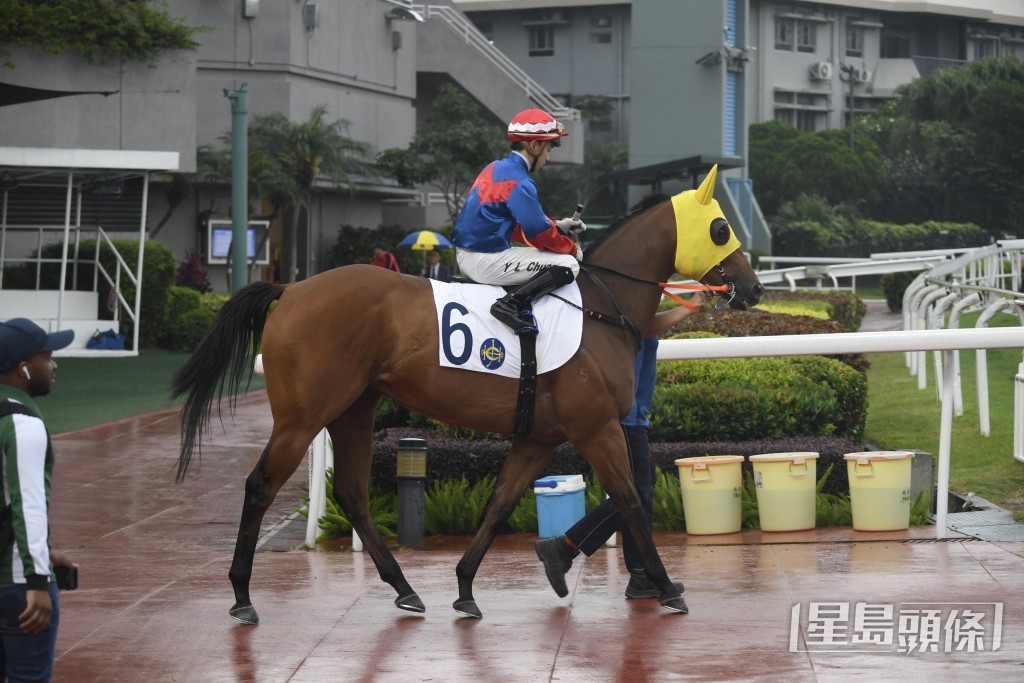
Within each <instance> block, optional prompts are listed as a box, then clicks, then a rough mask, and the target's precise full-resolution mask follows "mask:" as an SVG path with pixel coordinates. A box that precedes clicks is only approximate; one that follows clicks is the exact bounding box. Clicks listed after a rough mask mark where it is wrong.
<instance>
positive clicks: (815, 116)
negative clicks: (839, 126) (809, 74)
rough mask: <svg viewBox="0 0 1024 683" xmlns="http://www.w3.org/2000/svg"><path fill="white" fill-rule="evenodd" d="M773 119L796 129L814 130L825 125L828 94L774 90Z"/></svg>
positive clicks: (828, 106)
mask: <svg viewBox="0 0 1024 683" xmlns="http://www.w3.org/2000/svg"><path fill="white" fill-rule="evenodd" d="M773 97H774V106H775V120H776V121H778V122H779V123H784V124H786V125H787V126H793V127H794V128H796V129H798V130H805V131H816V130H821V129H822V128H824V127H825V126H826V121H827V117H828V113H829V111H830V108H831V107H830V104H829V102H830V96H829V94H828V93H823V92H810V91H806V92H805V91H793V90H776V91H775V92H774V94H773Z"/></svg>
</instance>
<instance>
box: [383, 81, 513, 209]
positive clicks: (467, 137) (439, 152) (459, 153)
mask: <svg viewBox="0 0 1024 683" xmlns="http://www.w3.org/2000/svg"><path fill="white" fill-rule="evenodd" d="M506 144H507V143H506V142H505V135H504V133H503V132H502V129H501V128H500V127H499V126H496V125H494V124H492V123H490V122H489V121H488V120H487V119H486V118H485V117H484V116H483V115H482V114H481V113H480V108H479V106H478V105H477V104H476V102H474V101H473V100H472V99H471V98H470V97H469V96H468V95H466V94H465V93H464V92H463V91H462V90H460V89H459V88H457V87H455V86H453V85H451V84H447V83H446V84H444V85H442V86H441V87H440V89H439V90H438V95H437V97H436V98H435V99H434V102H433V103H432V105H431V108H430V112H429V113H428V114H427V116H426V119H425V120H424V123H423V124H422V125H421V126H420V127H419V130H418V131H417V133H416V139H415V140H414V141H413V143H412V144H411V145H409V147H407V148H405V149H400V148H397V147H396V148H391V149H386V150H384V151H383V152H381V153H380V154H379V155H378V157H377V165H378V168H380V170H381V172H382V173H385V174H387V175H390V176H391V177H393V178H394V179H395V180H397V181H398V183H399V184H400V185H402V186H403V187H414V186H416V185H421V184H422V185H429V186H431V187H435V188H437V189H438V190H440V191H441V192H442V193H443V194H444V198H445V205H446V207H447V209H448V217H449V219H450V220H451V222H452V223H453V224H454V223H455V221H456V219H457V218H458V217H459V212H460V211H461V210H462V200H463V197H465V196H466V193H467V192H469V188H470V186H471V185H472V183H473V181H474V180H475V179H476V176H477V174H478V173H479V172H480V169H482V168H483V167H484V165H486V164H487V163H488V162H490V161H493V160H494V159H497V158H499V157H501V156H502V153H503V152H502V150H503V148H505V147H506Z"/></svg>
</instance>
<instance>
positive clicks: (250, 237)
mask: <svg viewBox="0 0 1024 683" xmlns="http://www.w3.org/2000/svg"><path fill="white" fill-rule="evenodd" d="M269 228H270V225H269V223H268V222H267V221H250V222H249V228H248V230H246V250H245V254H246V258H247V259H249V260H252V258H253V257H254V256H257V254H256V245H257V244H258V243H259V241H260V240H262V239H263V236H264V235H265V234H266V231H267V230H268V229H269ZM232 232H233V228H232V226H231V221H228V220H216V219H215V220H211V221H210V223H209V235H208V237H209V240H208V249H207V251H206V255H207V259H206V260H207V262H208V263H210V264H226V263H227V262H228V259H229V257H230V254H229V250H230V248H231V236H232ZM256 263H259V264H267V263H270V240H267V241H266V242H265V243H264V245H263V253H261V254H259V256H258V258H257V259H256Z"/></svg>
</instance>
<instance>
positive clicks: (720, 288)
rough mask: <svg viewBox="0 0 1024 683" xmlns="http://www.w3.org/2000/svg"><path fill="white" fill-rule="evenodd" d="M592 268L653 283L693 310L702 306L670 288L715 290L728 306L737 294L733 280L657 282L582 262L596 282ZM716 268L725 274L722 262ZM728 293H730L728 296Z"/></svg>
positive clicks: (628, 278) (582, 265)
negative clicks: (716, 281)
mask: <svg viewBox="0 0 1024 683" xmlns="http://www.w3.org/2000/svg"><path fill="white" fill-rule="evenodd" d="M591 268H596V269H598V270H603V271H606V272H609V273H613V274H615V275H618V276H619V277H622V278H625V279H627V280H632V281H633V282H639V283H641V284H645V285H651V286H652V287H661V289H662V294H664V295H665V296H667V297H668V298H670V299H672V300H674V301H676V302H678V303H680V304H682V305H683V306H686V307H687V308H690V309H693V310H697V309H698V308H700V307H699V306H694V305H693V304H691V303H690V302H689V301H687V300H686V299H683V298H682V297H680V296H677V295H676V294H673V293H672V292H670V291H668V290H669V289H692V290H695V291H702V292H714V293H715V294H717V295H718V298H719V299H720V300H723V301H724V302H725V304H724V306H728V305H729V303H730V302H732V300H733V297H735V296H736V285H734V284H733V283H731V282H730V283H728V284H725V285H705V284H703V283H698V284H695V285H689V284H682V283H676V282H655V281H654V280H647V279H644V278H642V277H637V276H636V275H630V274H628V273H623V272H621V271H618V270H615V269H614V268H609V267H607V266H599V265H597V264H596V263H587V264H584V263H580V270H581V271H583V272H586V273H587V275H588V276H589V277H590V279H591V280H592V281H593V282H595V283H600V280H598V279H597V278H596V277H595V276H594V275H592V274H591V273H589V272H588V271H589V270H590V269H591ZM715 268H716V269H717V270H718V273H719V275H722V276H723V277H724V276H725V268H723V267H722V264H721V263H719V264H716V265H715ZM599 286H600V287H601V288H602V290H603V291H604V292H605V294H606V295H607V296H608V297H609V298H610V299H611V300H612V303H613V304H615V306H616V309H617V310H618V304H617V303H616V301H615V298H614V297H612V295H611V294H610V293H609V292H608V290H607V289H606V288H605V287H604V285H603V284H600V285H599ZM726 295H728V298H726ZM724 306H723V307H724ZM715 308H716V309H717V308H719V306H718V305H716V306H715ZM619 312H620V314H621V310H619ZM630 324H632V323H630Z"/></svg>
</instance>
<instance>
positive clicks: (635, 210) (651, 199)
mask: <svg viewBox="0 0 1024 683" xmlns="http://www.w3.org/2000/svg"><path fill="white" fill-rule="evenodd" d="M669 198H670V197H669V195H667V194H665V193H664V192H652V193H651V194H649V195H647V196H646V197H644V198H643V199H641V200H640V201H638V202H637V203H636V204H634V205H633V206H631V207H629V210H628V212H627V213H626V215H625V216H623V217H622V218H620V219H619V220H617V221H615V222H614V223H612V224H611V225H610V226H609V227H608V229H607V230H605V231H604V234H603V235H601V236H600V237H598V238H597V240H596V241H595V242H594V243H593V244H591V245H590V246H589V247H587V251H586V254H585V255H584V257H583V261H584V262H586V261H587V260H589V257H590V255H592V254H595V253H597V250H598V249H600V248H601V245H603V244H604V243H605V241H607V239H608V238H609V237H611V236H612V235H613V234H614V233H616V232H618V231H619V230H620V229H621V228H622V227H623V226H624V225H626V224H627V223H629V222H631V221H632V220H633V219H634V218H636V217H637V216H639V215H640V214H642V213H644V212H645V211H647V209H650V208H651V207H654V206H657V205H658V204H661V203H662V202H666V201H668V200H669Z"/></svg>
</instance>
